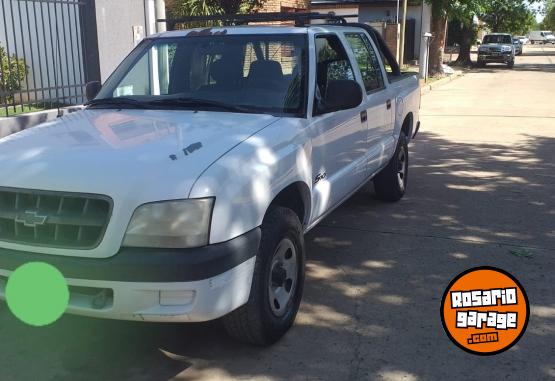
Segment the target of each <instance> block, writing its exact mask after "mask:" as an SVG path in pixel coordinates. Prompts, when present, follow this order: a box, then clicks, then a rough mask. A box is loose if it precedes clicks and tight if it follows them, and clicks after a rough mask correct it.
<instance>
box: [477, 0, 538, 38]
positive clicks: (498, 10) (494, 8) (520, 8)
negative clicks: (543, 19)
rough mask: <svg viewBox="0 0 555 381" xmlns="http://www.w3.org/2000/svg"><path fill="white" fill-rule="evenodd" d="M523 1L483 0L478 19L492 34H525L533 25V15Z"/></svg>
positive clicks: (526, 2)
mask: <svg viewBox="0 0 555 381" xmlns="http://www.w3.org/2000/svg"><path fill="white" fill-rule="evenodd" d="M528 5H529V2H528V1H524V0H484V1H483V2H482V6H481V7H480V9H479V12H478V17H479V18H480V19H481V20H482V21H483V22H485V23H486V25H487V27H488V28H489V29H490V30H491V31H492V32H494V33H495V32H500V33H502V32H506V33H513V34H525V33H526V32H528V31H529V30H530V28H531V27H532V25H533V23H534V18H535V16H534V14H533V13H532V11H531V10H530V9H529V7H528Z"/></svg>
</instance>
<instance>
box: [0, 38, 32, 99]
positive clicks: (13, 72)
mask: <svg viewBox="0 0 555 381" xmlns="http://www.w3.org/2000/svg"><path fill="white" fill-rule="evenodd" d="M0 65H1V70H0V103H8V102H11V101H12V100H13V96H12V95H11V94H13V93H14V92H15V91H17V90H21V81H23V80H24V79H25V76H26V75H27V71H28V67H27V65H26V64H25V60H23V59H18V58H17V57H16V56H15V55H12V56H11V57H10V56H8V54H7V53H6V51H5V50H4V48H3V47H2V46H0ZM5 93H8V95H6V94H5Z"/></svg>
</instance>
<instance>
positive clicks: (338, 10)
mask: <svg viewBox="0 0 555 381" xmlns="http://www.w3.org/2000/svg"><path fill="white" fill-rule="evenodd" d="M310 11H311V12H320V13H329V12H335V14H336V15H338V16H344V15H358V12H359V10H358V5H357V4H349V5H341V4H338V5H334V6H329V5H312V6H311V8H310ZM346 20H347V21H348V22H358V17H347V18H346Z"/></svg>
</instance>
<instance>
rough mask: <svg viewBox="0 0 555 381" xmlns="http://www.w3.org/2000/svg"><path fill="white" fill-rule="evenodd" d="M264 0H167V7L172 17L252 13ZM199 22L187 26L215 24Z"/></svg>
mask: <svg viewBox="0 0 555 381" xmlns="http://www.w3.org/2000/svg"><path fill="white" fill-rule="evenodd" d="M264 1H265V0H166V9H167V11H168V15H169V17H170V18H179V17H183V16H208V15H219V14H237V13H251V12H253V11H256V9H258V8H260V7H261V6H262V4H263V3H264ZM197 24H198V25H197ZM197 24H195V25H187V27H195V26H213V25H214V23H210V22H208V23H197Z"/></svg>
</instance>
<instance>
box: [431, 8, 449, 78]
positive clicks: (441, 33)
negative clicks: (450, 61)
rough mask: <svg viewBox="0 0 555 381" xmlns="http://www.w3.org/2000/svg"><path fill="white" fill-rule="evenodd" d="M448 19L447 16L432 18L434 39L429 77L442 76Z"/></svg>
mask: <svg viewBox="0 0 555 381" xmlns="http://www.w3.org/2000/svg"><path fill="white" fill-rule="evenodd" d="M446 25H447V17H446V16H445V15H434V16H433V18H432V34H433V35H434V38H433V39H432V43H431V44H430V64H429V67H428V73H429V75H431V76H432V75H442V74H444V71H443V51H444V49H445V29H446V28H445V26H446Z"/></svg>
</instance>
